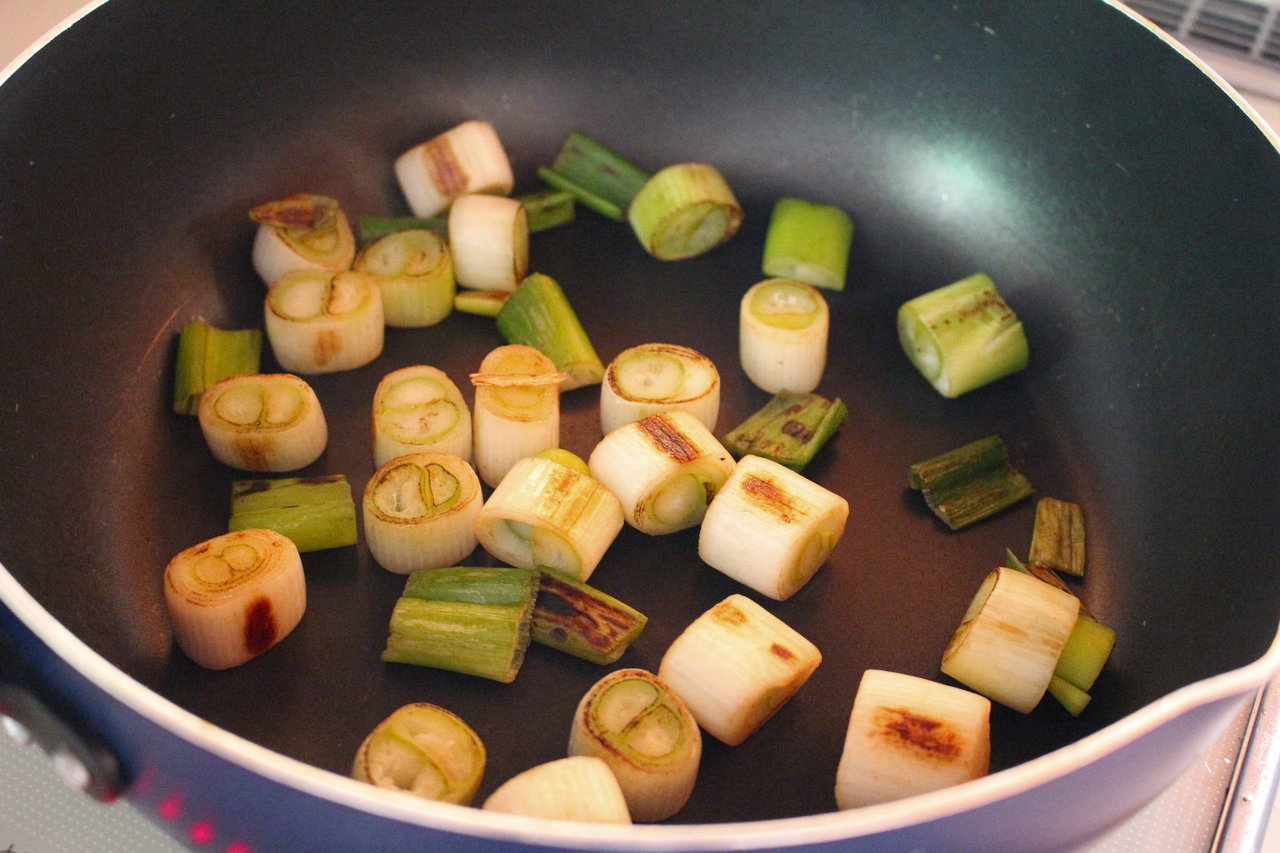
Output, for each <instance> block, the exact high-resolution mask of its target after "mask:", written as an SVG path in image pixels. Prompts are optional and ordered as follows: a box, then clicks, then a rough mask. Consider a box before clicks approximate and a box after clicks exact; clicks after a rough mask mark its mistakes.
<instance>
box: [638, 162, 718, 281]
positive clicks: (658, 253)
mask: <svg viewBox="0 0 1280 853" xmlns="http://www.w3.org/2000/svg"><path fill="white" fill-rule="evenodd" d="M627 221H628V222H630V223H631V227H632V229H633V230H634V231H635V232H636V237H637V238H639V240H640V245H642V246H644V248H645V251H647V252H648V253H649V254H651V255H653V256H654V257H655V258H657V259H659V260H662V261H678V260H683V259H685V258H692V257H695V256H697V255H701V254H703V253H705V252H709V251H711V250H712V249H714V248H715V247H716V246H719V245H720V244H721V243H723V242H725V241H726V240H728V239H729V238H730V237H732V236H733V235H734V234H736V233H737V231H738V228H739V226H741V225H742V206H741V205H740V204H738V200H737V198H735V197H734V195H733V190H731V189H730V188H729V184H728V183H727V182H726V181H725V179H724V176H723V175H721V174H720V172H719V171H717V170H716V168H715V167H714V166H711V165H709V164H707V163H677V164H675V165H673V166H667V167H666V168H665V169H662V170H660V171H659V172H658V173H657V174H655V175H654V176H653V177H651V178H650V179H649V180H648V181H647V182H646V183H645V185H644V186H643V187H641V188H640V191H639V192H637V193H636V194H635V197H634V198H633V199H632V200H631V206H630V207H629V208H628V209H627Z"/></svg>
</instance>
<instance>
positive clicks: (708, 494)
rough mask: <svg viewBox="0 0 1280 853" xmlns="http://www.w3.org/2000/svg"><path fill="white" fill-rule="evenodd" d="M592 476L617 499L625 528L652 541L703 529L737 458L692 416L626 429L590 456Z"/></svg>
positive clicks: (664, 417)
mask: <svg viewBox="0 0 1280 853" xmlns="http://www.w3.org/2000/svg"><path fill="white" fill-rule="evenodd" d="M587 464H588V466H589V467H590V469H591V474H592V476H594V477H595V478H596V479H597V480H599V481H600V482H602V483H604V484H605V485H606V486H608V487H609V490H610V491H611V492H613V493H614V494H615V495H617V497H618V500H619V501H621V503H622V506H623V508H624V510H625V511H626V520H627V523H628V524H630V525H631V526H632V527H634V528H636V529H637V530H641V531H643V532H645V533H649V534H652V535H655V536H657V535H662V534H666V533H675V532H676V531H678V530H685V529H686V528H689V527H694V526H696V525H698V524H700V523H702V517H703V516H704V515H705V514H706V512H707V506H708V504H710V503H711V499H712V498H714V497H715V495H716V493H717V492H718V491H719V490H720V488H721V487H722V486H723V485H724V482H725V480H726V479H728V477H729V474H730V472H732V471H733V467H734V462H733V456H732V455H730V453H729V451H728V450H726V449H725V447H724V445H722V444H721V443H720V442H719V441H718V440H717V439H716V437H715V436H714V435H712V434H711V431H710V430H709V429H707V428H706V427H705V426H703V424H702V421H700V420H698V419H697V418H695V417H694V416H693V415H691V414H689V413H688V412H683V411H679V410H676V411H672V412H662V413H660V414H656V415H650V416H649V417H647V418H641V419H640V420H638V421H632V422H631V423H629V424H623V425H622V426H620V427H618V428H617V429H615V430H614V431H613V432H611V433H609V434H608V435H606V436H605V437H604V438H603V439H601V441H600V442H599V443H598V444H597V445H596V446H595V449H594V450H592V451H591V458H590V459H589V460H588V462H587Z"/></svg>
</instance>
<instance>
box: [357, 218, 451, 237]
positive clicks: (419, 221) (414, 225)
mask: <svg viewBox="0 0 1280 853" xmlns="http://www.w3.org/2000/svg"><path fill="white" fill-rule="evenodd" d="M420 228H425V229H426V230H428V231H434V232H436V233H437V234H448V232H449V221H448V220H447V219H445V218H444V217H443V216H431V217H420V216H362V217H360V220H359V222H357V223H356V231H357V232H358V233H359V236H360V242H361V243H362V244H366V243H372V242H374V241H375V240H380V239H381V238H383V237H385V236H387V235H388V234H394V233H395V232H397V231H411V230H416V229H420Z"/></svg>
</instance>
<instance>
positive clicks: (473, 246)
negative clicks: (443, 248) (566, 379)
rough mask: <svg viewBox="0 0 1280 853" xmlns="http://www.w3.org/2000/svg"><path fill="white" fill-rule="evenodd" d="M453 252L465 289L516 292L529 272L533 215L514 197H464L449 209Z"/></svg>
mask: <svg viewBox="0 0 1280 853" xmlns="http://www.w3.org/2000/svg"><path fill="white" fill-rule="evenodd" d="M449 249H450V251H451V252H452V253H453V274H454V278H455V279H456V280H457V283H458V285H459V286H461V287H469V288H474V289H476V290H515V289H516V285H518V284H519V283H520V281H521V280H522V279H523V278H524V277H525V274H526V273H527V272H528V269H529V214H528V211H526V210H525V208H524V205H522V204H521V203H520V202H518V201H516V200H515V199H513V198H505V197H503V196H493V195H464V196H461V197H459V198H458V199H457V200H456V201H454V203H453V207H451V208H449Z"/></svg>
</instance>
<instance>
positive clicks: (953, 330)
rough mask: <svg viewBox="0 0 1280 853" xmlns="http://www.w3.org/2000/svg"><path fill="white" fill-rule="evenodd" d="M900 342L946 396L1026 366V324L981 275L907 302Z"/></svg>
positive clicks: (901, 311)
mask: <svg viewBox="0 0 1280 853" xmlns="http://www.w3.org/2000/svg"><path fill="white" fill-rule="evenodd" d="M898 338H899V340H900V341H901V343H902V349H903V351H904V352H906V354H907V357H908V358H909V359H910V360H911V363H912V364H913V365H915V367H916V369H917V370H919V371H920V373H921V375H923V376H924V378H925V379H927V380H928V381H929V383H930V384H931V385H933V387H934V388H935V389H936V390H937V391H938V393H940V394H942V396H944V397H958V396H960V395H961V394H964V393H966V392H968V391H972V390H973V389H975V388H980V387H982V386H983V385H986V384H988V383H990V382H994V381H995V380H997V379H1000V378H1002V377H1005V376H1008V375H1009V374H1011V373H1016V372H1017V371H1019V370H1022V369H1023V368H1025V367H1026V366H1027V338H1026V334H1025V332H1024V331H1023V328H1022V322H1021V321H1020V320H1019V319H1018V316H1017V315H1016V314H1015V313H1014V312H1013V309H1012V308H1010V307H1009V306H1008V304H1006V303H1005V301H1004V300H1003V299H1001V298H1000V294H999V293H998V292H997V291H996V286H995V284H994V283H993V282H992V281H991V279H990V278H988V277H987V276H986V275H984V274H982V273H977V274H975V275H971V276H969V277H968V278H965V279H961V280H960V281H957V282H955V283H954V284H949V285H947V286H946V287H942V288H939V289H937V290H934V291H931V292H929V293H925V294H923V295H921V296H917V297H916V298H915V299H912V300H910V301H909V302H906V303H904V304H903V305H902V307H901V308H899V309H898Z"/></svg>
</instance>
